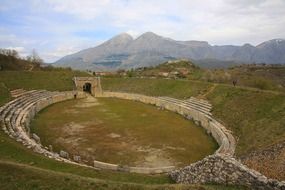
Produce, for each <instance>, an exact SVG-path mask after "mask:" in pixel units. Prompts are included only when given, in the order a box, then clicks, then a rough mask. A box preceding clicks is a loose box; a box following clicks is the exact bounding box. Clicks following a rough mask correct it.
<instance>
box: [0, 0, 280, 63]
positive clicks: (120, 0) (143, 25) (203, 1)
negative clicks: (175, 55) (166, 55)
mask: <svg viewBox="0 0 285 190" xmlns="http://www.w3.org/2000/svg"><path fill="white" fill-rule="evenodd" d="M147 31H152V32H155V33H157V34H159V35H162V36H165V37H170V38H173V39H176V40H204V41H208V42H209V43H210V44H215V45H222V44H234V45H242V44H244V43H251V44H253V45H257V44H259V43H261V42H263V41H266V40H269V39H274V38H285V0H155V1H153V0H80V1H78V0H1V4H0V48H13V49H16V50H18V51H19V52H20V53H21V55H22V56H26V55H28V54H29V53H30V52H31V51H32V49H36V50H37V51H38V53H39V54H40V56H41V57H42V58H43V59H44V60H45V61H46V62H54V61H56V60H57V59H59V58H60V57H62V56H64V55H67V54H71V53H74V52H77V51H79V50H81V49H84V48H88V47H94V46H96V45H98V44H100V43H102V42H103V41H105V40H107V39H109V38H111V37H113V36H114V35H117V34H119V33H122V32H127V33H129V34H131V35H132V36H134V37H137V36H138V35H140V34H142V33H144V32H147Z"/></svg>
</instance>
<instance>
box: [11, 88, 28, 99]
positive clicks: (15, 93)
mask: <svg viewBox="0 0 285 190" xmlns="http://www.w3.org/2000/svg"><path fill="white" fill-rule="evenodd" d="M25 92H26V90H24V89H22V88H20V89H15V90H11V91H10V93H11V95H12V97H13V98H17V97H19V96H22V95H23V94H24V93H25Z"/></svg>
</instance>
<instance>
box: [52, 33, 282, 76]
mask: <svg viewBox="0 0 285 190" xmlns="http://www.w3.org/2000/svg"><path fill="white" fill-rule="evenodd" d="M181 58H182V59H190V60H207V59H212V60H217V61H219V60H220V61H225V62H226V61H233V62H237V63H281V64H285V40H284V39H272V40H268V41H265V42H262V43H260V44H258V45H257V46H253V45H251V44H249V43H245V44H244V45H242V46H235V45H219V46H218V45H210V44H209V43H208V42H207V41H196V40H189V41H177V40H173V39H171V38H166V37H163V36H160V35H157V34H155V33H153V32H146V33H143V34H142V35H140V36H139V37H137V38H133V37H132V36H131V35H129V34H127V33H121V34H119V35H116V36H114V37H112V38H111V39H109V40H107V41H105V42H103V43H102V44H100V45H98V46H96V47H92V48H87V49H84V50H81V51H79V52H77V53H74V54H71V55H67V56H64V57H63V58H61V59H59V60H58V61H56V62H55V63H53V65H55V66H60V67H72V68H74V69H80V70H85V69H90V70H95V71H105V70H117V69H131V68H137V67H148V66H155V65H158V64H160V63H162V62H165V61H168V60H173V59H181ZM198 63H199V62H198Z"/></svg>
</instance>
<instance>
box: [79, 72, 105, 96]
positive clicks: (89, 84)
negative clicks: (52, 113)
mask: <svg viewBox="0 0 285 190" xmlns="http://www.w3.org/2000/svg"><path fill="white" fill-rule="evenodd" d="M73 82H74V85H75V90H76V91H79V92H80V91H85V92H89V93H90V94H91V95H93V96H97V95H100V94H102V88H101V82H100V77H74V78H73ZM75 98H76V97H75Z"/></svg>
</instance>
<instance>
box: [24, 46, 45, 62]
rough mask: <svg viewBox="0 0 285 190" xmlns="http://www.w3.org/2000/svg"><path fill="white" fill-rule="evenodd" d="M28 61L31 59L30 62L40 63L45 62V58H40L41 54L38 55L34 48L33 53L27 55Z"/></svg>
mask: <svg viewBox="0 0 285 190" xmlns="http://www.w3.org/2000/svg"><path fill="white" fill-rule="evenodd" d="M27 61H30V62H32V63H34V64H38V65H40V64H41V63H43V60H42V59H41V58H40V56H39V55H38V53H37V51H36V50H35V49H33V51H32V54H31V55H29V56H27Z"/></svg>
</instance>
